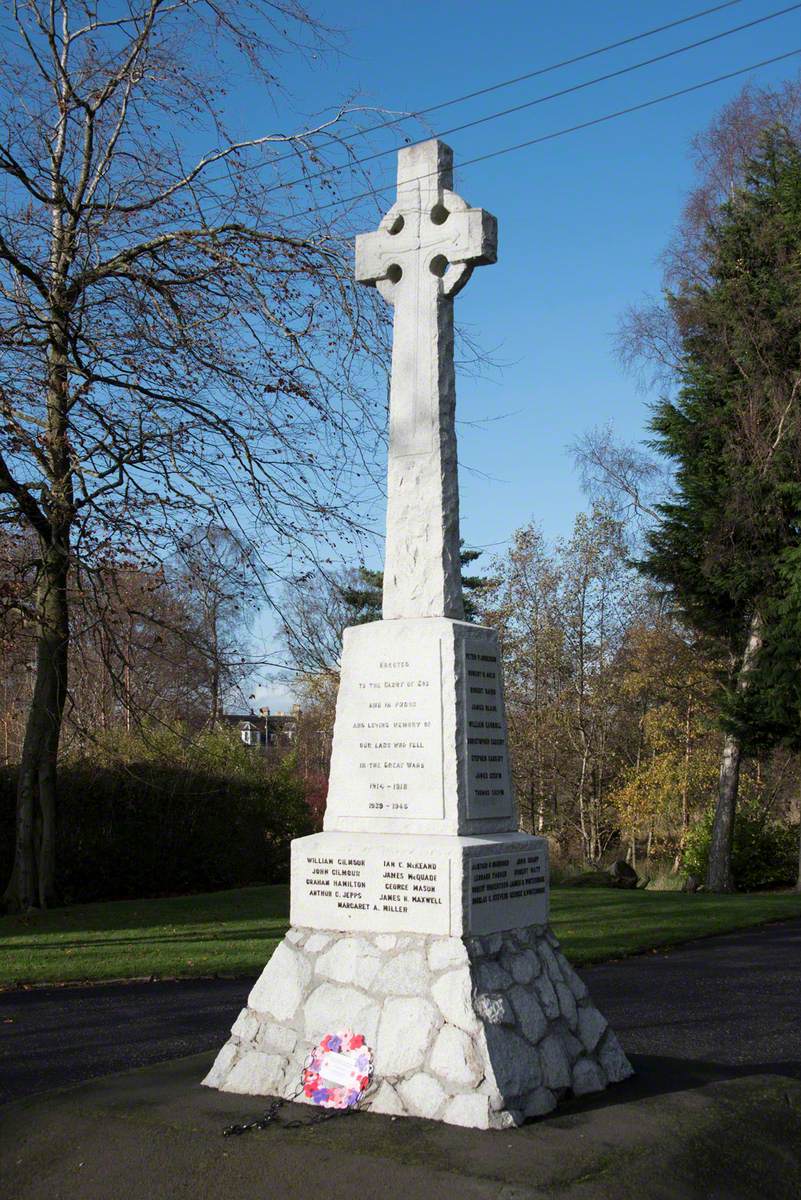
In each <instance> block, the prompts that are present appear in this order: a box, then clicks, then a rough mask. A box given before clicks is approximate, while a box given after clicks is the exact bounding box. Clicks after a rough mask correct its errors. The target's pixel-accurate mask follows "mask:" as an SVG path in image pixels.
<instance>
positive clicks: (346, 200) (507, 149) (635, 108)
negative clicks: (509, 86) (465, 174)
mask: <svg viewBox="0 0 801 1200" xmlns="http://www.w3.org/2000/svg"><path fill="white" fill-rule="evenodd" d="M797 54H801V46H799V47H798V48H796V49H795V50H787V51H786V52H785V53H784V54H777V55H775V56H774V57H773V58H763V59H761V60H760V61H759V62H755V63H750V64H749V65H748V66H747V67H738V69H737V70H736V71H727V72H726V74H725V75H716V76H715V77H714V78H713V79H705V80H704V81H703V82H702V83H694V84H692V85H691V86H690V87H685V88H678V89H677V90H676V91H675V92H666V93H665V94H664V95H663V96H655V97H653V99H651V100H643V101H642V102H641V103H640V104H631V105H629V106H628V107H627V108H619V109H617V110H616V111H615V112H611V113H605V114H604V116H602V117H593V118H592V119H591V120H589V121H581V122H579V123H578V124H577V125H568V126H566V127H565V128H564V129H557V130H555V131H554V132H553V133H543V134H541V135H540V136H539V137H535V138H528V139H527V140H526V141H524V142H516V143H515V144H514V145H513V146H504V147H503V148H502V149H500V150H491V151H489V152H488V153H487V154H479V155H477V156H476V157H475V158H467V159H464V160H463V161H462V162H459V163H454V170H463V169H464V168H465V167H472V166H475V164H476V163H480V162H488V161H489V160H490V159H492V158H500V157H501V156H502V155H504V154H512V153H514V152H515V151H517V150H525V149H527V148H528V147H529V146H536V145H538V144H539V143H541V142H549V141H553V140H554V139H555V138H559V137H564V136H566V135H567V134H569V133H577V132H578V131H579V130H581V129H590V128H591V127H592V126H593V125H603V124H604V123H605V122H606V121H614V120H616V119H617V118H618V117H625V116H628V115H629V114H630V113H634V112H640V111H641V110H642V109H644V108H652V107H653V106H654V105H655V104H663V103H664V102H665V101H667V100H676V99H677V98H678V97H679V96H688V95H690V94H691V93H692V92H699V91H701V90H702V89H703V88H708V87H712V86H713V85H714V84H716V83H724V82H725V81H726V80H727V79H736V78H737V76H738V75H746V74H747V73H748V72H749V71H757V70H759V68H760V67H768V66H771V64H773V63H777V62H783V61H784V60H785V59H788V58H793V57H794V56H795V55H797ZM436 174H437V172H436V171H429V172H427V173H426V174H425V175H420V176H418V179H428V178H430V177H431V176H433V175H436ZM394 187H395V184H394V183H388V184H385V185H384V186H383V187H377V188H368V189H367V190H366V191H364V192H359V193H358V194H357V195H355V196H344V197H340V198H338V199H336V200H329V201H328V202H327V203H326V204H319V205H316V206H315V207H313V208H305V209H303V211H302V212H299V213H297V214H296V215H295V216H294V217H291V218H289V219H290V220H297V219H299V218H300V217H306V216H312V215H313V214H314V213H318V212H324V211H325V210H326V209H329V208H335V207H336V206H337V205H339V204H355V203H357V201H359V200H366V199H368V198H369V197H370V196H383V195H385V194H386V193H387V192H391V191H392V190H393V188H394Z"/></svg>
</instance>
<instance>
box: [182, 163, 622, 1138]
mask: <svg viewBox="0 0 801 1200" xmlns="http://www.w3.org/2000/svg"><path fill="white" fill-rule="evenodd" d="M451 189H452V154H451V150H450V148H449V147H448V146H446V145H444V144H443V143H442V142H439V141H434V140H432V141H429V142H425V143H423V144H420V145H416V146H412V147H409V148H407V149H403V150H401V151H400V153H399V155H398V187H397V200H396V202H395V204H393V206H392V207H391V208H390V210H389V211H388V212H387V214H386V215H385V217H384V218H383V220H382V221H381V223H380V225H379V228H378V229H377V231H375V232H374V233H368V234H364V235H362V236H360V237H359V238H357V241H356V275H357V279H358V280H359V281H360V282H361V283H364V284H366V285H368V286H374V287H377V288H378V289H379V292H380V293H381V295H382V297H383V298H384V299H385V300H386V301H387V302H388V303H389V304H391V305H392V306H393V310H394V342H393V354H392V379H391V397H390V434H389V462H388V480H387V531H386V533H387V535H386V552H385V570H384V588H383V619H382V620H381V621H379V622H375V623H372V624H366V625H360V626H356V627H353V628H350V629H347V630H346V631H345V635H344V646H343V654H342V671H341V685H340V690H339V697H338V703H337V713H336V724H335V730H334V742H333V752H332V763H331V774H330V784H329V793H328V806H327V810H326V815H325V825H324V831H323V832H322V833H319V834H315V835H313V836H311V837H305V838H299V839H297V840H296V841H295V842H294V843H293V847H292V876H291V928H290V930H289V932H288V933H287V935H286V937H285V938H284V940H283V942H282V943H281V944H280V945H279V946H278V948H277V949H276V951H275V953H274V954H273V956H272V958H271V959H270V961H269V962H268V964H267V966H266V967H265V969H264V971H263V973H262V975H261V977H260V978H259V980H258V982H257V983H256V985H255V986H254V988H253V990H252V991H251V993H250V995H249V997H248V999H247V1004H246V1006H245V1008H243V1010H242V1012H241V1013H240V1015H239V1016H238V1018H237V1020H236V1022H235V1023H234V1025H233V1028H232V1030H231V1037H230V1039H229V1040H228V1041H227V1042H226V1044H225V1045H224V1046H223V1047H222V1049H221V1050H220V1052H219V1054H218V1055H217V1058H216V1061H215V1063H214V1065H213V1067H212V1069H211V1071H210V1073H209V1074H208V1076H207V1077H206V1079H205V1080H204V1083H205V1084H206V1085H207V1086H209V1087H214V1088H219V1089H221V1090H222V1091H226V1092H234V1093H242V1094H250V1095H264V1096H276V1097H284V1098H287V1099H288V1098H297V1099H299V1100H305V1101H308V1102H310V1103H321V1102H322V1103H326V1102H327V1101H328V1098H329V1096H331V1095H333V1094H334V1092H335V1091H336V1089H337V1088H338V1089H339V1092H338V1093H337V1094H338V1095H340V1097H341V1095H342V1091H343V1089H347V1088H348V1087H351V1089H352V1090H351V1092H350V1093H347V1095H346V1101H345V1102H347V1097H348V1096H349V1097H350V1102H352V1103H358V1104H359V1107H361V1108H363V1109H367V1110H370V1111H372V1112H379V1113H388V1114H392V1115H397V1116H404V1115H411V1116H423V1117H429V1118H434V1119H436V1120H440V1121H445V1122H448V1123H451V1124H456V1125H463V1126H470V1127H475V1128H479V1129H487V1128H504V1127H507V1126H511V1125H516V1124H520V1123H521V1122H522V1121H523V1120H524V1119H525V1118H527V1117H533V1116H539V1115H542V1114H544V1113H547V1112H549V1111H551V1110H552V1109H553V1108H554V1107H555V1106H556V1105H557V1103H558V1102H559V1101H560V1099H562V1098H563V1097H566V1096H568V1095H574V1096H581V1095H585V1094H588V1093H591V1092H597V1091H601V1090H603V1089H604V1088H605V1087H606V1086H607V1085H608V1084H613V1083H616V1082H618V1081H620V1080H622V1079H624V1078H626V1077H627V1076H628V1075H630V1074H631V1067H630V1065H629V1063H628V1060H627V1059H626V1057H625V1055H624V1053H623V1051H622V1050H621V1047H620V1045H619V1043H618V1041H617V1038H616V1037H615V1034H614V1033H613V1031H612V1030H611V1029H610V1028H609V1026H608V1024H607V1022H606V1020H605V1018H604V1017H603V1016H602V1015H601V1013H600V1012H598V1010H597V1009H596V1008H595V1007H594V1005H593V1003H592V1000H591V998H590V996H589V994H588V991H587V988H586V986H585V985H584V983H583V982H582V980H581V979H580V977H579V976H578V975H577V974H576V972H575V971H574V970H573V968H572V967H571V966H570V964H569V963H568V961H567V959H566V958H565V957H564V955H563V954H562V952H561V951H560V948H559V943H558V941H557V939H556V937H555V936H554V934H553V932H552V931H551V929H550V928H549V924H548V900H549V891H548V845H547V841H546V839H544V838H541V837H532V836H529V835H527V834H524V833H520V832H518V816H517V810H516V806H515V801H514V796H513V792H512V782H511V773H510V763H509V754H508V750H507V741H506V720H505V714H504V701H503V674H502V666H501V655H500V649H499V644H498V637H497V634H496V632H495V631H494V630H493V629H490V628H485V627H481V626H479V625H475V624H472V623H469V622H466V621H465V620H464V610H463V604H462V584H461V570H460V558H459V494H458V478H457V456H456V434H455V404H456V392H455V372H454V354H453V339H454V325H453V321H454V316H453V300H454V296H455V295H456V294H457V293H458V292H459V291H460V290H461V288H463V287H464V286H465V284H466V283H467V281H468V280H469V278H470V275H471V274H472V272H473V269H474V268H475V267H477V266H481V265H485V264H491V263H494V262H495V260H496V253H497V226H496V221H495V218H494V217H493V216H491V215H490V214H489V213H488V212H485V211H484V210H483V209H476V208H471V207H470V206H469V205H468V204H467V203H466V202H465V201H464V200H463V199H462V198H461V197H460V196H458V195H457V194H455V193H454V192H453V191H452V190H451ZM345 1043H347V1044H345ZM321 1044H322V1045H323V1047H324V1051H325V1052H324V1053H322V1058H321V1059H320V1060H319V1061H318V1060H315V1062H316V1067H315V1069H316V1071H317V1074H316V1075H315V1076H314V1080H315V1082H314V1083H313V1084H311V1085H307V1086H306V1088H305V1089H304V1088H303V1087H302V1086H301V1081H302V1079H303V1078H306V1079H307V1080H308V1078H309V1056H310V1054H313V1053H315V1051H314V1048H315V1047H318V1050H319V1046H320V1045H321ZM349 1047H350V1048H351V1050H353V1051H357V1052H358V1060H359V1062H360V1064H361V1066H360V1068H359V1070H360V1071H361V1072H362V1074H361V1076H360V1082H358V1083H357V1084H353V1080H354V1071H353V1070H352V1069H351V1068H352V1067H353V1063H354V1062H355V1061H356V1060H355V1059H354V1058H353V1054H351V1058H350V1059H349V1058H347V1056H346V1053H345V1051H347V1050H348V1049H349Z"/></svg>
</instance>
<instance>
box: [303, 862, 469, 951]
mask: <svg viewBox="0 0 801 1200" xmlns="http://www.w3.org/2000/svg"><path fill="white" fill-rule="evenodd" d="M387 841H388V842H389V839H387ZM292 908H293V913H292V920H293V922H294V923H296V924H302V925H303V924H309V925H314V926H315V927H317V928H319V929H342V928H347V927H348V926H349V925H352V926H353V928H356V929H364V928H369V929H376V930H378V931H391V930H414V931H419V932H421V933H447V932H448V930H449V926H450V863H449V860H448V858H447V857H444V856H441V855H436V854H431V853H425V852H421V853H420V854H411V855H410V854H396V853H393V851H392V847H391V844H389V845H388V846H387V851H386V853H385V854H376V853H375V851H373V852H371V853H370V854H369V856H366V855H360V854H358V853H351V854H326V853H325V852H323V851H321V850H316V851H314V852H312V853H303V852H301V853H297V852H296V853H293V863H292Z"/></svg>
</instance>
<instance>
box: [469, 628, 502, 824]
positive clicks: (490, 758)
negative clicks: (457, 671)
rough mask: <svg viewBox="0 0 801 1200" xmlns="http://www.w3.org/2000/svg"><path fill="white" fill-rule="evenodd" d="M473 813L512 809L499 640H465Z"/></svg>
mask: <svg viewBox="0 0 801 1200" xmlns="http://www.w3.org/2000/svg"><path fill="white" fill-rule="evenodd" d="M462 654H463V657H464V662H463V679H464V730H465V733H464V737H465V769H466V775H467V779H466V783H467V815H468V817H473V818H482V817H506V816H508V815H509V814H510V813H511V811H512V787H511V778H510V772H509V751H508V748H507V745H506V717H505V715H504V706H503V683H502V675H501V663H500V653H499V648H498V643H497V641H495V639H494V638H465V640H464V642H463V643H462Z"/></svg>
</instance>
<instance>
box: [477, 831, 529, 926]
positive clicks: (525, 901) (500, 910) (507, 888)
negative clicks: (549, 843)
mask: <svg viewBox="0 0 801 1200" xmlns="http://www.w3.org/2000/svg"><path fill="white" fill-rule="evenodd" d="M547 873H548V867H547V862H546V858H545V854H544V852H543V851H542V850H539V849H525V850H518V851H511V850H510V851H506V852H502V853H499V854H491V855H481V856H474V857H472V858H471V859H470V873H469V876H468V879H467V886H468V911H469V918H468V924H469V928H470V929H471V930H472V932H473V933H486V932H490V931H493V930H497V929H516V928H520V927H522V926H525V925H539V924H543V923H544V922H545V921H546V920H547V916H548V879H547Z"/></svg>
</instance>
